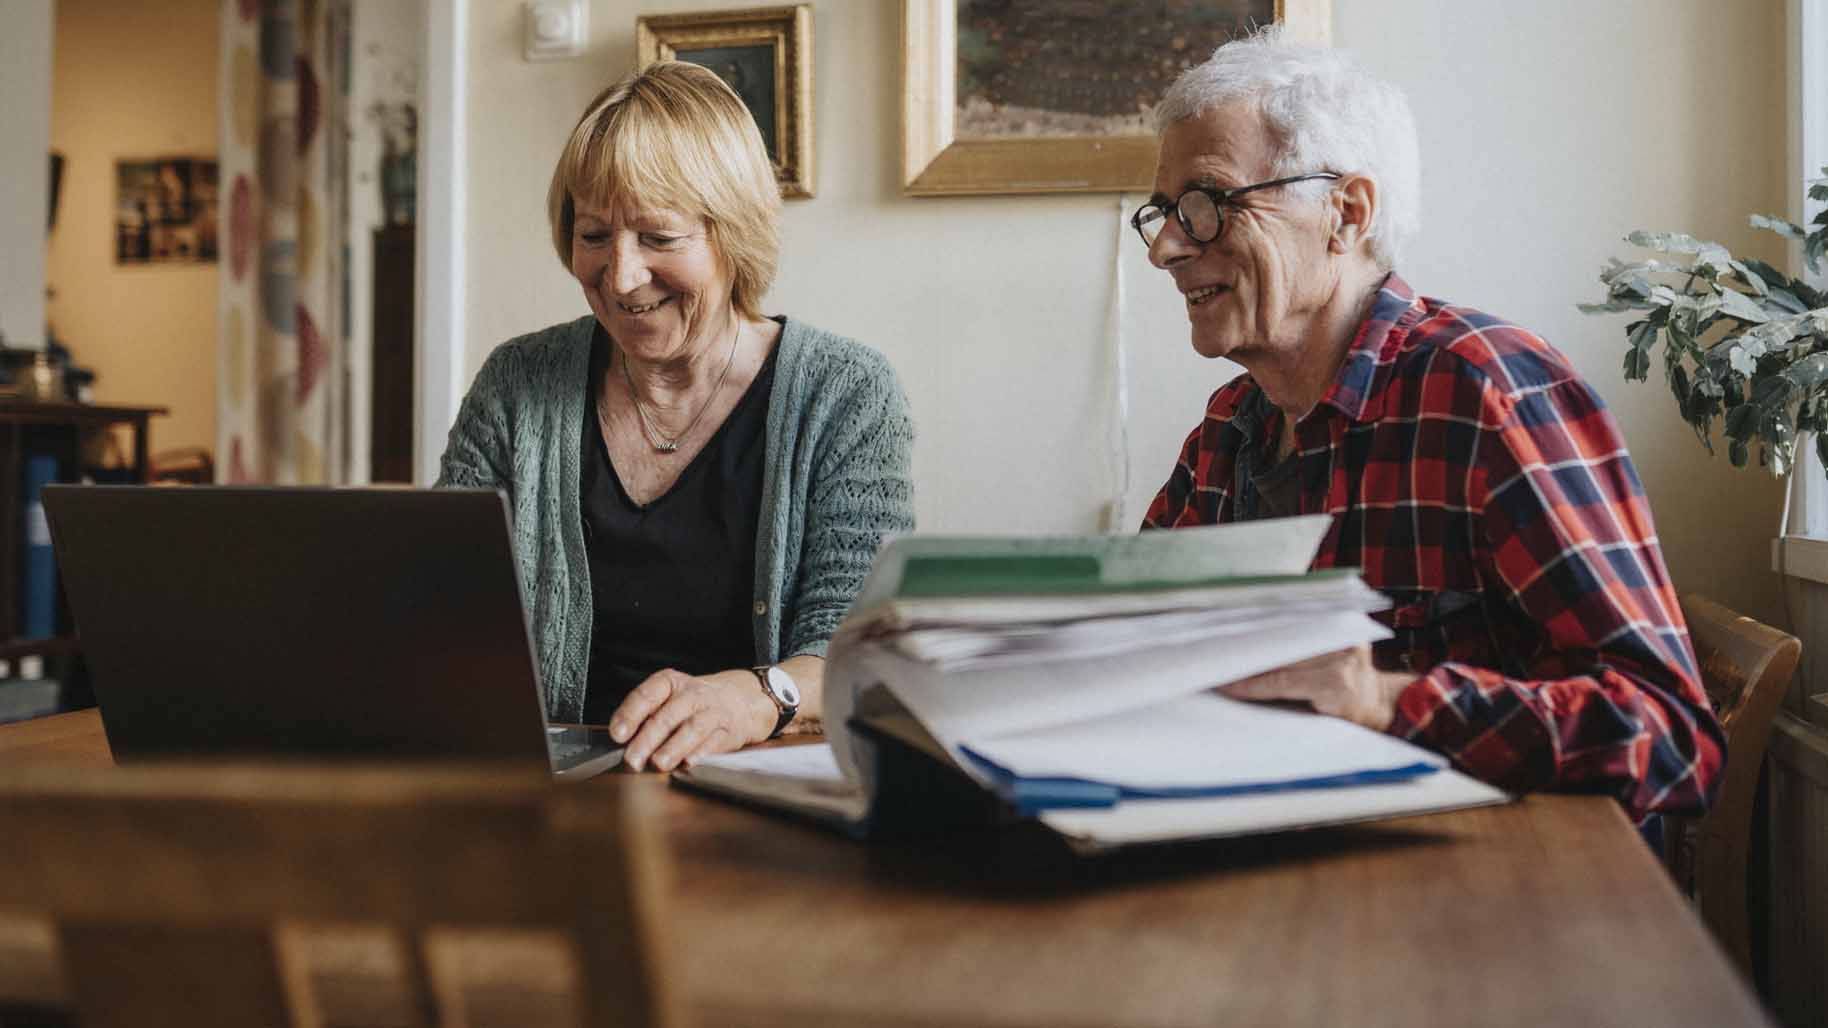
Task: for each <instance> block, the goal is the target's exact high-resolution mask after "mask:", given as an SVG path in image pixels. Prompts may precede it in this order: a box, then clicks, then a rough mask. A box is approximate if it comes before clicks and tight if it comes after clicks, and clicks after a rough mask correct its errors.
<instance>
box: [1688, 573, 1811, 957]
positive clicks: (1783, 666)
mask: <svg viewBox="0 0 1828 1028" xmlns="http://www.w3.org/2000/svg"><path fill="white" fill-rule="evenodd" d="M1682 612H1683V615H1684V617H1685V618H1686V619H1687V621H1688V630H1689V634H1690V636H1691V637H1692V638H1693V640H1694V644H1695V657H1696V659H1697V660H1699V661H1700V662H1701V680H1702V685H1703V686H1704V687H1705V688H1706V689H1707V693H1708V698H1709V699H1710V700H1712V701H1713V704H1714V710H1715V711H1716V712H1717V713H1718V714H1719V716H1720V721H1721V724H1722V725H1724V726H1725V727H1726V740H1727V762H1726V771H1725V775H1724V776H1723V779H1722V781H1721V783H1720V792H1719V794H1718V795H1717V796H1716V797H1715V799H1714V806H1713V808H1712V809H1711V810H1709V811H1708V813H1707V814H1706V816H1704V817H1702V818H1700V819H1699V820H1698V821H1697V820H1694V819H1688V818H1669V819H1667V820H1666V822H1665V826H1664V828H1665V834H1664V849H1665V852H1664V856H1665V859H1666V861H1667V863H1668V865H1669V868H1670V871H1671V873H1672V874H1674V875H1675V877H1676V880H1677V882H1678V883H1680V884H1682V885H1683V886H1684V887H1685V888H1686V889H1688V890H1689V891H1690V892H1691V893H1692V894H1693V895H1694V896H1695V898H1696V901H1697V904H1698V906H1699V907H1700V909H1701V917H1702V920H1704V921H1706V922H1707V925H1708V927H1709V928H1710V929H1711V930H1712V931H1713V933H1714V937H1715V938H1717V939H1719V940H1720V943H1721V945H1722V946H1724V947H1725V948H1726V951H1727V953H1728V955H1729V956H1731V957H1732V958H1733V961H1734V962H1735V963H1736V964H1738V965H1739V968H1740V970H1741V971H1742V972H1743V973H1744V974H1745V975H1746V978H1747V980H1751V979H1752V977H1753V968H1752V944H1751V925H1750V914H1749V911H1748V907H1747V899H1746V871H1747V869H1748V867H1749V866H1750V849H1751V842H1752V805H1753V803H1754V802H1755V801H1756V799H1757V795H1758V776H1759V772H1760V770H1761V769H1762V768H1763V766H1764V757H1765V744H1766V743H1767V742H1769V741H1770V738H1771V722H1772V720H1773V719H1774V718H1775V717H1776V716H1777V709H1778V706H1779V705H1780V704H1781V703H1782V701H1783V697H1784V692H1785V690H1786V689H1787V688H1788V687H1789V684H1790V676H1791V675H1792V674H1793V673H1794V672H1795V671H1796V662H1797V660H1798V658H1799V657H1800V656H1801V653H1802V643H1800V642H1799V641H1797V638H1796V637H1795V636H1793V635H1789V634H1787V633H1784V632H1780V631H1778V630H1777V629H1775V628H1772V627H1770V626H1769V625H1764V624H1760V623H1759V622H1757V621H1754V620H1752V619H1751V618H1749V617H1745V616H1743V615H1740V614H1735V613H1733V612H1732V611H1731V610H1728V609H1727V608H1725V607H1723V606H1721V605H1720V604H1718V603H1715V602H1714V601H1712V600H1709V599H1707V598H1706V597H1703V596H1697V595H1694V594H1690V595H1688V596H1684V597H1683V598H1682Z"/></svg>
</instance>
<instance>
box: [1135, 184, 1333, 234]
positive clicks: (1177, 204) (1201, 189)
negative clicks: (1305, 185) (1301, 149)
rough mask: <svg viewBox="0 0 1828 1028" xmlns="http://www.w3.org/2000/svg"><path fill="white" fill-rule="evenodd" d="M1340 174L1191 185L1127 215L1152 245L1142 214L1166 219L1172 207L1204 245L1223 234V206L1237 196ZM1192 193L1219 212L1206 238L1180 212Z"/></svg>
mask: <svg viewBox="0 0 1828 1028" xmlns="http://www.w3.org/2000/svg"><path fill="white" fill-rule="evenodd" d="M1341 178H1345V176H1344V175H1341V174H1339V173H1338V172H1336V171H1316V172H1312V173H1310V174H1307V175H1291V176H1289V177H1288V178H1279V179H1272V180H1270V181H1268V182H1258V183H1255V184H1252V185H1248V186H1234V187H1233V188H1231V189H1211V188H1208V187H1206V186H1193V187H1191V188H1189V189H1187V190H1185V191H1183V192H1182V193H1181V195H1179V196H1177V197H1175V198H1174V202H1173V203H1170V204H1161V203H1146V204H1143V205H1142V206H1141V207H1138V208H1136V213H1135V214H1132V215H1130V227H1131V228H1133V229H1135V230H1136V235H1137V237H1138V238H1140V239H1141V240H1142V241H1143V245H1144V246H1154V245H1155V243H1154V241H1153V240H1151V239H1150V238H1149V237H1148V235H1147V234H1145V233H1144V232H1143V220H1142V218H1143V215H1144V214H1146V213H1148V212H1149V211H1151V210H1155V211H1160V212H1161V216H1160V218H1159V219H1158V218H1151V219H1149V220H1150V221H1157V220H1160V221H1167V220H1168V212H1169V211H1173V212H1174V220H1175V221H1176V222H1178V223H1179V224H1180V226H1181V231H1182V232H1183V233H1185V234H1186V236H1187V238H1188V239H1191V240H1193V241H1194V242H1196V243H1199V244H1200V245H1201V246H1204V245H1206V244H1207V243H1210V242H1213V241H1214V240H1216V239H1218V238H1219V237H1220V236H1222V235H1224V234H1225V207H1226V205H1227V204H1230V205H1232V206H1236V205H1237V198H1238V197H1240V196H1243V195H1244V194H1245V193H1254V192H1256V191H1257V190H1259V189H1274V188H1276V187H1277V186H1292V185H1294V184H1295V183H1297V182H1311V181H1314V180H1316V179H1341ZM1194 193H1199V194H1201V195H1203V196H1205V197H1206V198H1207V199H1209V200H1211V201H1212V207H1213V210H1215V211H1217V212H1218V219H1219V227H1218V228H1216V229H1214V230H1213V232H1212V236H1211V237H1210V238H1207V239H1201V238H1200V237H1199V236H1198V235H1197V234H1196V233H1195V232H1194V231H1193V226H1192V225H1190V224H1188V222H1187V216H1186V215H1184V214H1182V213H1181V201H1182V200H1185V199H1187V197H1188V196H1190V195H1192V194H1194ZM1157 235H1158V236H1159V235H1160V233H1159V232H1158V233H1157Z"/></svg>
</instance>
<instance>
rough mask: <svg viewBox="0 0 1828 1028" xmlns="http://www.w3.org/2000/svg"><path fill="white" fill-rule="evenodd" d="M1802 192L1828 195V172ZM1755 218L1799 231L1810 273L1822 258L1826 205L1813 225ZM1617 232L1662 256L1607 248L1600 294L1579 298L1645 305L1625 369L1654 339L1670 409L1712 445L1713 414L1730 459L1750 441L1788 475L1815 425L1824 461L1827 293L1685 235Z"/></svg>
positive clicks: (1643, 364) (1607, 306)
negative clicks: (1611, 253) (1631, 256)
mask: <svg viewBox="0 0 1828 1028" xmlns="http://www.w3.org/2000/svg"><path fill="white" fill-rule="evenodd" d="M1822 174H1823V175H1824V176H1828V167H1824V168H1823V169H1822ZM1809 198H1810V199H1811V200H1816V201H1828V177H1824V178H1820V179H1815V180H1813V181H1811V182H1810V183H1809ZM1751 222H1752V225H1753V227H1755V228H1763V229H1769V230H1771V231H1773V232H1776V233H1778V234H1779V235H1782V236H1785V237H1787V238H1790V239H1799V240H1802V243H1803V257H1804V260H1805V261H1806V262H1807V263H1808V266H1809V270H1810V271H1817V270H1819V268H1820V265H1821V261H1822V259H1823V257H1824V256H1828V209H1825V210H1823V212H1822V213H1820V214H1818V215H1816V217H1815V219H1814V221H1813V222H1811V224H1812V225H1813V226H1814V228H1813V229H1805V228H1803V227H1802V226H1801V225H1798V224H1796V223H1794V222H1791V221H1788V220H1786V219H1783V218H1776V217H1771V216H1769V215H1762V214H1754V215H1752V219H1751ZM1625 241H1626V242H1628V243H1630V244H1632V245H1633V246H1639V247H1643V248H1645V249H1648V250H1654V251H1656V252H1657V253H1659V254H1661V255H1662V256H1661V257H1654V258H1651V259H1648V260H1643V261H1638V262H1635V263H1629V264H1628V263H1625V262H1623V261H1620V260H1618V259H1616V258H1614V259H1613V260H1611V261H1610V262H1608V264H1607V266H1606V267H1605V268H1604V269H1602V270H1601V272H1600V281H1601V282H1603V283H1604V284H1605V286H1606V300H1605V302H1604V303H1592V304H1587V303H1584V304H1581V305H1580V309H1581V310H1582V311H1584V312H1586V313H1588V314H1612V313H1617V312H1622V311H1635V312H1642V313H1643V315H1644V316H1643V317H1642V318H1640V319H1638V320H1637V321H1633V322H1632V323H1631V324H1629V325H1627V326H1626V327H1625V337H1626V344H1627V349H1626V351H1625V377H1626V378H1627V379H1630V380H1635V381H1643V380H1644V379H1646V378H1648V377H1649V374H1650V365H1651V359H1652V351H1654V350H1655V349H1656V346H1657V343H1658V341H1659V340H1661V341H1662V342H1663V372H1664V375H1665V376H1666V377H1667V378H1668V380H1669V387H1670V389H1671V391H1672V392H1674V393H1675V397H1676V405H1677V408H1678V409H1679V410H1680V411H1681V413H1682V419H1683V420H1684V421H1687V422H1688V423H1689V424H1690V425H1691V426H1693V427H1694V430H1695V434H1696V435H1697V436H1699V437H1700V439H1701V443H1702V445H1704V446H1706V447H1707V449H1708V452H1709V453H1712V452H1714V443H1713V426H1714V419H1715V418H1717V417H1718V418H1721V419H1722V421H1723V426H1724V430H1725V434H1726V439H1727V443H1728V446H1727V456H1728V458H1729V459H1730V460H1732V462H1733V464H1734V466H1736V467H1742V466H1744V465H1745V464H1746V462H1747V461H1748V460H1749V459H1750V455H1751V447H1752V444H1753V443H1757V444H1758V447H1759V451H1758V460H1759V463H1760V464H1762V465H1764V466H1766V467H1768V468H1770V469H1771V472H1772V473H1773V474H1776V475H1780V476H1781V475H1785V474H1788V473H1789V471H1790V468H1791V467H1792V466H1793V465H1794V459H1795V448H1796V439H1797V436H1798V434H1799V433H1802V432H1813V433H1815V445H1816V452H1817V453H1818V454H1820V455H1821V457H1822V463H1823V465H1824V466H1828V295H1825V294H1824V293H1823V292H1822V291H1820V290H1817V289H1815V288H1814V287H1812V286H1810V285H1809V284H1808V283H1807V282H1804V281H1802V280H1801V279H1797V278H1791V277H1790V276H1788V275H1785V274H1784V273H1783V272H1781V271H1778V270H1777V269H1776V268H1773V267H1771V266H1770V265H1769V264H1766V263H1765V262H1763V261H1759V260H1751V259H1745V260H1742V259H1740V258H1737V257H1734V256H1733V255H1732V254H1731V253H1730V252H1728V250H1727V249H1726V247H1724V246H1721V245H1719V244H1718V243H1710V242H1705V241H1703V240H1699V239H1696V238H1694V237H1693V236H1688V235H1683V234H1680V233H1674V232H1645V231H1637V232H1633V233H1631V234H1630V235H1628V236H1626V237H1625Z"/></svg>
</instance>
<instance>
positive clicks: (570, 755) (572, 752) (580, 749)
mask: <svg viewBox="0 0 1828 1028" xmlns="http://www.w3.org/2000/svg"><path fill="white" fill-rule="evenodd" d="M546 750H547V752H549V753H551V754H552V763H553V765H554V766H557V767H564V766H565V765H567V764H574V763H576V762H578V761H579V760H582V759H584V757H585V756H587V755H589V754H591V753H601V752H603V751H602V750H601V749H600V748H598V747H595V746H592V745H590V744H589V743H582V742H571V741H569V740H565V739H548V740H547V741H546Z"/></svg>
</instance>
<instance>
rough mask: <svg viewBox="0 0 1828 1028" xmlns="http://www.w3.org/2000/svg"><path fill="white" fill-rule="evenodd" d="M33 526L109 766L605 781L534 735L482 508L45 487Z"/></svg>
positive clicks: (327, 492)
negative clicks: (413, 767)
mask: <svg viewBox="0 0 1828 1028" xmlns="http://www.w3.org/2000/svg"><path fill="white" fill-rule="evenodd" d="M44 507H45V513H46V515H47V516H48V517H49V519H50V526H51V541H52V544H53V545H54V546H55V548H56V555H57V566H58V568H59V570H60V571H61V572H62V577H63V583H64V590H65V594H66V596H67V597H68V599H69V603H70V611H71V613H72V614H73V615H74V616H75V619H76V630H77V634H78V636H79V637H80V638H81V641H82V648H83V653H84V654H85V656H86V657H87V658H88V662H89V669H90V674H91V678H92V679H93V686H94V690H95V698H96V703H97V705H98V706H100V708H101V718H102V726H103V728H104V729H105V730H106V732H107V735H108V745H109V746H110V747H111V748H112V749H113V751H114V757H115V759H116V760H117V761H119V762H121V763H128V762H132V761H138V760H145V759H154V758H170V757H177V756H185V757H196V756H199V755H206V756H236V757H242V756H261V757H301V758H303V757H308V758H315V759H325V758H334V759H344V758H348V759H357V760H374V759H401V760H433V761H436V760H472V759H482V760H519V761H527V762H532V761H534V760H539V761H546V762H548V763H550V765H551V767H552V770H553V773H554V774H555V775H556V776H557V777H558V778H560V779H563V780H578V779H582V778H587V777H589V776H591V775H594V774H596V773H598V772H601V771H605V770H608V769H609V768H611V767H614V766H615V765H616V764H619V763H620V762H621V760H622V747H620V746H618V745H616V744H615V743H614V742H613V741H611V739H610V737H609V733H608V731H607V730H606V729H604V728H602V727H586V726H557V725H554V726H549V725H548V724H547V723H546V712H545V700H544V697H545V692H544V690H543V689H542V688H541V686H540V681H539V670H538V667H537V665H536V664H535V663H534V660H533V649H532V645H531V641H530V636H529V633H528V630H527V618H526V614H525V612H524V611H523V610H522V607H521V599H520V595H521V594H520V586H519V582H518V579H517V576H516V572H515V559H514V549H513V544H512V541H511V539H510V534H509V516H508V507H507V501H506V499H505V498H504V497H503V496H502V495H501V494H500V493H498V492H496V491H494V490H461V489H448V490H447V489H439V490H405V489H324V488H285V487H260V488H243V487H185V488H171V489H161V488H148V487H145V486H78V485H52V486H47V487H46V488H45V490H44Z"/></svg>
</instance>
